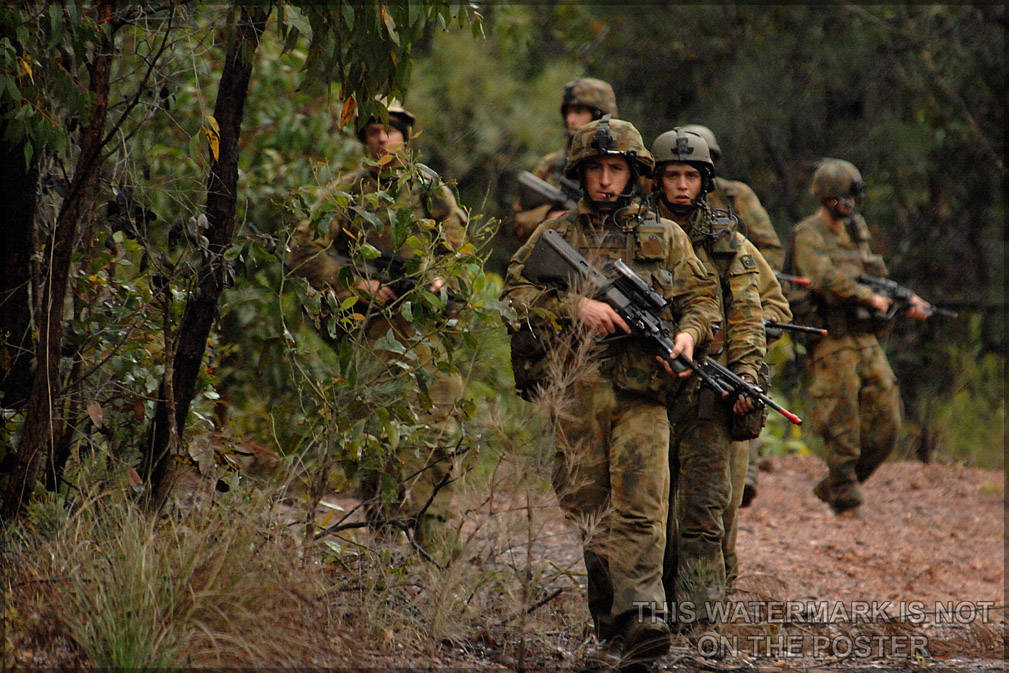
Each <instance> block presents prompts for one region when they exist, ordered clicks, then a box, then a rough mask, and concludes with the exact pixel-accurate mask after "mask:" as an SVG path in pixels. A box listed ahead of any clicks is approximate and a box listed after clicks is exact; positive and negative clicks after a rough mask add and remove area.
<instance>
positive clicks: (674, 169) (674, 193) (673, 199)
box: [660, 163, 701, 206]
mask: <svg viewBox="0 0 1009 673" xmlns="http://www.w3.org/2000/svg"><path fill="white" fill-rule="evenodd" d="M660 176H661V178H662V179H661V180H660V184H661V186H662V193H663V194H664V195H665V197H666V201H669V203H676V204H680V205H684V206H688V205H690V204H691V203H693V201H694V199H696V198H697V195H698V194H700V193H701V172H700V171H699V170H697V169H696V168H694V167H693V166H691V165H690V164H677V163H670V164H666V165H665V166H663V167H662V173H661V174H660Z"/></svg>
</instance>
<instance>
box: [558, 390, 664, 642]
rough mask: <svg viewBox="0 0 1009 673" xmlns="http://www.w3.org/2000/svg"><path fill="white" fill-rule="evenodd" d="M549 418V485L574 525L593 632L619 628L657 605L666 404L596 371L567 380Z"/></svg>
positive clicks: (601, 633) (605, 635) (659, 606)
mask: <svg viewBox="0 0 1009 673" xmlns="http://www.w3.org/2000/svg"><path fill="white" fill-rule="evenodd" d="M573 389H574V390H573V395H574V404H573V406H572V408H571V409H570V410H568V412H567V413H564V414H562V415H559V416H558V417H557V418H556V419H555V426H556V430H557V455H556V461H555V466H554V473H553V485H554V490H555V491H556V493H557V498H558V500H559V502H560V505H561V508H562V509H563V510H564V513H565V515H566V517H567V519H568V520H569V521H570V522H571V523H573V524H574V525H575V526H576V527H577V528H578V530H579V532H580V534H581V538H582V551H583V555H584V558H585V568H586V570H587V571H588V604H589V612H590V613H591V614H592V619H593V622H594V624H595V628H596V635H597V636H598V637H599V638H600V639H602V640H606V639H609V638H611V637H613V636H615V635H617V634H619V633H621V632H622V631H623V630H624V629H625V628H626V627H627V626H628V625H629V623H630V620H631V619H632V618H635V616H636V615H638V614H639V610H644V611H645V612H644V614H645V615H647V614H648V611H649V610H651V609H652V607H653V606H654V608H655V610H657V611H661V609H662V603H663V600H664V595H663V592H662V550H663V548H664V547H665V542H666V528H665V526H666V508H667V504H666V500H667V497H668V494H669V472H668V468H667V451H668V442H669V424H668V420H667V417H666V407H665V404H664V403H663V402H661V401H658V400H656V399H652V398H649V397H645V396H642V395H636V394H632V393H627V392H623V391H621V390H618V389H616V388H615V387H614V386H613V384H612V383H611V382H610V381H609V380H605V379H603V378H601V377H599V376H598V375H595V374H593V375H590V376H587V377H586V378H585V379H583V380H582V381H579V382H577V383H576V384H574V386H573Z"/></svg>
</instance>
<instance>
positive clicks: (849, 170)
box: [810, 157, 865, 201]
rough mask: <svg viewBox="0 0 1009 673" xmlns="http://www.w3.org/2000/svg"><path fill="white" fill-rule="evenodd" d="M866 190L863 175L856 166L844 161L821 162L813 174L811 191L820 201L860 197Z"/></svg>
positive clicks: (827, 159)
mask: <svg viewBox="0 0 1009 673" xmlns="http://www.w3.org/2000/svg"><path fill="white" fill-rule="evenodd" d="M864 188H865V183H864V182H862V174H861V173H859V172H858V169H857V168H855V165H854V164H853V163H851V162H850V161H845V160H844V159H832V158H829V157H828V158H826V159H823V160H821V161H820V165H819V166H817V168H816V171H815V172H814V173H813V184H812V186H811V187H810V191H811V192H812V193H813V196H815V197H816V198H818V199H820V200H821V201H823V200H825V199H841V198H845V197H857V196H860V195H861V193H862V190H863V189H864Z"/></svg>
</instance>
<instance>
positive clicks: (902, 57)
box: [0, 2, 1007, 663]
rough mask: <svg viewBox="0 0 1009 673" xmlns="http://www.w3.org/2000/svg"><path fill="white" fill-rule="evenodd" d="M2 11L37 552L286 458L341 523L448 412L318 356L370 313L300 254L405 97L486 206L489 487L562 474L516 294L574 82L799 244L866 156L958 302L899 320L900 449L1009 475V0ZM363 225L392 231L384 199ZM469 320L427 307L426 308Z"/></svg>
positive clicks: (3, 350) (789, 351) (2, 100)
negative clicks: (505, 287)
mask: <svg viewBox="0 0 1009 673" xmlns="http://www.w3.org/2000/svg"><path fill="white" fill-rule="evenodd" d="M0 15H2V17H3V23H2V29H0V118H2V129H3V136H2V143H3V145H2V148H0V149H2V152H3V161H2V171H3V173H4V175H3V179H2V180H0V184H2V185H3V187H2V189H3V190H4V191H3V197H2V198H0V202H2V203H3V208H4V211H5V213H7V214H6V215H5V217H4V223H3V227H4V230H5V231H4V246H3V250H2V256H3V276H2V281H3V285H2V287H0V292H2V293H3V294H2V302H0V321H2V334H3V340H2V343H0V364H2V371H3V374H2V379H0V393H2V395H3V410H2V413H3V417H2V423H3V426H2V436H0V437H2V444H0V489H2V492H3V506H2V510H0V512H2V517H3V521H4V523H5V526H6V527H7V531H6V533H5V536H6V537H5V547H4V548H5V554H7V557H6V558H7V560H11V559H13V558H16V557H17V558H20V555H21V554H24V553H26V552H27V551H28V550H31V549H33V548H35V547H33V545H35V544H37V545H40V546H41V545H43V543H44V541H45V540H46V539H47V536H51V535H56V533H57V532H58V531H64V532H65V528H63V527H65V526H67V525H70V523H74V525H78V526H79V525H80V519H79V518H75V517H79V516H80V512H82V511H87V510H88V507H85V506H83V505H82V503H91V502H95V501H102V500H105V499H107V498H108V493H110V492H116V493H120V492H121V493H124V494H130V493H140V494H142V495H147V496H152V495H155V494H156V493H159V491H160V487H161V485H162V484H163V483H164V482H166V481H167V480H168V478H167V477H166V475H167V474H168V473H170V472H171V471H172V469H173V466H174V465H176V464H179V463H186V464H191V466H192V467H193V468H194V469H195V471H196V472H198V473H200V474H202V475H204V476H207V477H211V478H212V479H211V481H214V482H215V483H217V484H218V488H219V489H220V490H222V491H223V490H235V489H234V487H235V486H237V485H239V484H240V483H242V479H243V477H241V476H239V475H240V472H239V470H238V468H239V466H241V465H245V466H248V464H249V463H256V462H257V461H259V462H262V461H263V460H267V461H268V462H269V463H270V466H271V469H270V470H269V473H270V475H271V478H276V477H277V475H282V476H281V477H280V479H281V482H282V486H280V487H278V490H277V491H276V492H278V493H283V494H284V495H283V497H285V498H288V497H294V496H292V495H291V494H292V493H293V494H296V495H297V496H298V497H303V498H304V502H307V503H308V504H307V505H304V509H305V511H306V514H305V517H306V521H308V522H311V521H314V517H315V515H316V513H317V512H316V510H317V508H318V507H319V502H320V499H321V498H322V496H323V495H325V494H327V493H331V492H333V491H340V490H344V489H345V488H347V487H348V486H349V485H350V484H351V483H352V482H353V479H354V477H355V475H356V474H357V472H358V470H359V469H360V468H361V467H362V466H365V465H366V464H368V462H369V461H377V460H379V458H380V457H381V454H382V453H383V452H388V451H390V450H391V449H390V447H393V448H395V447H396V446H397V445H402V446H409V444H410V439H411V438H412V437H414V436H415V435H416V433H417V432H418V423H417V410H416V409H414V408H412V407H411V405H409V404H407V403H404V402H402V399H401V398H400V397H397V394H396V390H398V389H397V388H396V385H401V384H402V382H398V383H397V382H394V381H390V380H387V379H386V378H384V377H383V375H382V374H381V373H378V372H375V371H372V370H370V369H369V368H368V367H367V362H366V361H367V360H368V357H367V356H368V354H369V351H368V348H372V346H367V345H366V344H364V343H363V342H362V341H361V340H359V339H357V337H356V335H355V334H353V330H351V332H352V334H351V336H350V338H347V339H344V346H343V347H339V348H336V349H333V348H330V346H329V345H327V343H326V340H325V339H320V338H319V332H320V330H321V331H322V333H323V334H326V333H329V334H330V335H332V334H336V333H338V332H339V331H340V330H341V329H346V328H347V325H346V324H344V325H342V326H341V325H337V324H336V323H335V322H334V320H333V316H334V315H338V316H343V317H346V315H345V313H340V311H341V308H346V307H340V306H331V307H330V308H329V310H328V311H327V308H326V305H325V301H326V300H325V297H320V296H319V295H318V294H317V293H313V292H312V290H311V289H310V288H308V287H307V285H306V284H305V283H304V282H303V281H300V280H299V279H297V278H296V277H293V276H291V275H290V274H289V273H288V272H287V271H286V270H285V267H284V264H283V258H284V253H285V250H286V246H287V244H288V242H289V239H290V236H291V233H292V230H293V226H294V224H295V223H296V222H297V221H298V220H299V219H301V218H302V217H304V216H305V215H306V214H309V213H315V214H317V212H316V211H313V210H312V208H311V205H312V204H313V203H314V195H315V189H314V187H316V186H318V185H322V184H325V183H326V182H327V181H328V180H330V179H333V178H336V177H338V176H339V175H341V174H342V173H344V172H346V171H347V170H351V169H353V168H354V167H356V166H357V165H358V164H359V163H360V161H361V151H360V147H359V145H358V143H357V141H356V139H355V138H354V137H353V134H352V133H351V132H349V129H348V128H347V127H348V126H350V127H352V126H353V120H354V118H355V117H354V115H355V114H368V113H370V112H372V111H377V110H378V108H377V107H375V106H374V104H373V103H372V102H371V101H373V100H374V97H375V96H376V95H388V96H392V97H398V98H400V99H401V100H403V102H404V104H405V106H406V107H407V108H408V109H410V110H411V111H412V112H414V113H415V114H416V115H417V117H418V120H419V121H418V128H417V131H418V134H417V137H416V141H415V143H414V145H415V148H416V150H417V156H418V158H419V160H420V161H422V162H423V163H425V164H427V165H429V166H431V167H432V168H434V169H435V170H437V171H438V172H439V173H441V174H442V175H443V176H444V177H445V178H446V179H448V180H449V181H450V182H451V183H452V184H453V185H454V186H455V188H456V189H457V191H458V193H459V195H460V201H461V202H462V203H463V204H464V205H465V206H467V207H468V208H469V209H470V211H471V214H472V216H473V218H472V220H473V221H472V223H471V225H470V236H471V241H472V245H471V246H468V247H467V248H466V249H465V250H463V251H460V254H458V255H456V256H455V257H454V258H453V259H452V260H450V262H449V263H450V264H451V265H452V266H451V269H449V270H450V271H453V272H454V273H455V274H456V275H458V276H459V277H460V278H461V279H462V283H463V288H464V290H465V294H466V296H468V297H469V298H470V299H469V307H468V308H469V310H468V311H467V314H466V317H465V318H464V319H463V322H462V323H460V324H459V325H455V326H454V329H455V330H456V331H457V336H458V338H457V340H456V346H455V348H453V349H450V351H449V352H448V353H447V354H446V355H445V358H444V361H440V362H438V363H437V365H438V366H439V368H443V369H448V370H459V371H461V372H462V373H463V374H464V375H465V377H466V380H467V394H466V399H465V402H464V404H463V409H462V411H463V413H464V416H465V418H466V424H467V428H468V432H467V440H466V442H467V446H466V450H467V451H471V452H472V454H473V455H475V456H477V458H476V459H475V460H474V464H475V466H474V467H473V468H472V475H470V478H472V479H478V478H480V476H481V475H483V477H486V478H491V477H490V476H489V475H495V474H497V471H498V465H499V463H500V461H501V460H503V459H505V458H506V457H508V456H515V455H519V456H523V457H526V458H529V459H530V460H534V461H543V460H545V457H547V456H548V454H549V447H548V446H547V445H546V444H545V443H544V439H543V438H544V433H543V431H542V430H543V427H544V426H543V418H542V417H540V416H538V415H537V412H536V410H535V409H534V408H532V407H531V406H530V405H529V404H528V403H526V402H523V401H521V400H519V399H518V398H517V396H516V395H515V394H514V392H513V390H512V388H511V375H510V370H509V367H508V364H507V362H508V361H507V358H508V347H507V337H506V334H505V330H504V327H503V323H502V322H501V319H500V316H501V312H502V311H506V310H507V309H506V307H503V306H501V305H500V304H499V303H498V302H497V296H498V292H499V290H500V287H501V278H500V276H501V274H502V272H503V268H504V265H505V263H506V261H507V259H508V257H509V255H510V253H511V252H512V251H513V250H514V247H515V245H514V243H513V241H512V240H511V239H510V237H509V235H508V232H507V224H508V218H509V214H510V212H511V204H512V203H513V202H514V200H515V198H516V183H515V179H516V176H517V174H518V173H519V172H520V171H522V170H526V169H530V168H531V167H532V166H533V165H534V164H535V162H536V160H537V159H538V158H539V157H540V156H542V155H543V154H546V153H547V152H550V151H553V150H555V149H559V148H560V147H561V146H562V145H563V142H564V134H563V128H562V124H561V119H560V113H559V102H560V92H561V90H562V87H563V84H564V83H565V82H567V81H569V80H571V79H573V78H574V77H577V76H593V77H598V78H601V79H604V80H606V81H608V82H610V83H611V84H612V85H613V87H614V89H615V91H616V95H617V100H618V105H619V108H620V116H621V117H622V118H624V119H627V120H629V121H631V122H633V123H634V124H635V125H636V126H637V127H638V128H639V129H640V130H641V131H642V134H643V136H644V137H645V139H646V142H650V141H651V140H652V139H653V138H654V137H655V136H657V135H658V134H659V133H661V132H663V131H665V130H668V129H669V128H671V127H673V126H675V125H677V124H683V123H703V124H705V125H707V126H709V127H711V128H712V129H713V130H714V131H715V133H716V135H717V137H718V139H719V143H720V145H721V147H722V151H723V158H722V161H721V162H720V164H719V172H720V173H721V174H722V175H725V176H726V177H730V178H734V179H742V180H744V181H746V182H747V183H748V184H749V185H750V186H752V187H753V188H754V190H755V191H756V192H757V194H758V195H759V196H760V198H761V200H762V202H763V203H764V205H765V207H766V208H767V210H768V212H769V213H770V215H771V219H772V222H773V223H774V224H775V227H776V229H777V230H778V233H779V235H780V236H781V237H782V239H783V240H785V239H786V238H787V235H788V232H789V229H790V227H791V225H792V224H794V223H795V222H797V221H799V220H800V219H801V218H802V217H804V216H805V215H806V214H808V213H810V212H812V210H813V209H814V208H815V205H816V204H815V203H814V201H813V199H812V197H811V196H810V194H809V191H808V185H809V177H810V175H811V173H812V170H813V167H814V165H815V162H816V161H817V160H818V159H819V158H821V157H823V156H834V157H841V158H845V159H848V160H850V161H852V162H853V163H854V164H855V165H857V166H858V167H859V168H860V169H861V171H862V173H863V176H864V177H865V179H866V182H867V186H868V189H867V192H866V196H865V199H864V204H863V211H864V213H865V215H866V218H867V220H868V222H869V224H870V227H871V229H872V233H873V235H874V238H875V247H876V249H877V250H878V251H879V252H881V253H882V254H883V256H884V258H885V259H886V260H887V263H888V266H889V269H890V273H891V276H892V277H893V278H895V279H897V280H898V281H899V282H901V283H902V284H905V285H907V286H910V287H912V288H914V289H915V290H917V291H918V293H919V294H921V295H922V296H923V297H925V298H926V299H929V300H932V301H935V302H936V303H938V304H940V305H943V306H946V307H950V308H954V309H956V310H958V311H959V312H960V317H959V318H958V319H956V320H941V321H940V320H930V321H929V322H927V323H925V324H914V325H907V324H904V323H901V322H898V323H897V325H896V326H895V328H894V330H893V334H892V336H891V338H890V339H889V341H888V344H887V349H888V353H889V354H890V355H891V358H892V363H893V365H894V368H895V370H896V372H897V374H898V377H899V378H900V381H901V386H902V393H903V396H904V403H905V410H906V414H907V417H908V423H907V424H906V431H905V436H904V437H903V438H902V447H901V454H902V455H905V456H908V455H918V456H920V457H923V458H927V459H933V460H946V461H951V460H959V461H965V462H967V463H969V464H972V465H977V466H981V467H996V468H1002V467H1003V466H1004V460H1003V449H1004V443H1003V438H1004V434H1003V433H1004V422H1005V421H1004V382H1005V373H1006V369H1005V367H1006V362H1005V310H1004V307H1005V298H1004V285H1005V232H1006V228H1005V221H1006V220H1005V193H1006V190H1005V186H1006V177H1007V170H1006V165H1005V157H1006V137H1005V121H1006V119H1005V114H1006V102H1007V98H1006V87H1005V85H1006V76H1005V74H1006V64H1005V53H1006V52H1005V31H1006V21H1007V17H1006V14H1005V9H1004V6H1002V5H995V4H982V3H978V4H972V5H959V4H958V5H909V6H904V5H901V6H896V5H895V6H889V5H853V4H840V5H836V6H830V7H813V6H773V5H772V6H765V5H748V4H744V5H669V4H647V5H629V6H621V7H611V6H606V5H596V4H572V3H542V4H496V3H491V4H487V5H480V6H478V7H474V6H469V5H464V4H459V3H451V2H446V3H426V4H416V3H390V4H388V5H384V4H379V3H363V4H362V3H332V4H329V5H315V4H313V3H304V5H302V6H299V4H298V3H289V4H277V5H266V4H262V5H252V6H250V7H247V8H244V9H242V8H234V7H229V6H225V5H199V4H196V5H190V4H181V5H169V6H160V5H153V4H151V5H143V4H138V5H133V6H130V7H121V6H118V5H114V4H105V3H96V4H94V5H91V4H82V5H78V4H76V3H63V4H59V5H52V6H50V5H47V4H45V3H34V4H32V3H29V4H27V5H25V6H23V7H20V8H14V7H5V8H4V9H2V10H0ZM229 87H230V88H229ZM350 205H351V206H354V207H356V208H359V210H356V211H355V212H358V213H359V214H360V216H361V217H363V218H365V219H367V215H366V214H363V213H364V212H365V211H366V210H367V207H366V206H367V204H361V203H353V202H351V203H350ZM438 302H439V298H437V297H434V296H421V295H420V294H418V296H417V297H416V300H415V301H414V302H413V303H412V305H413V306H415V307H416V314H415V315H414V314H412V313H411V314H410V316H409V317H410V318H411V319H416V320H417V321H423V320H424V319H427V318H430V316H431V314H432V313H436V312H437V309H438V307H439V303H438ZM411 345H416V344H401V343H388V342H387V343H384V344H381V345H379V346H378V348H379V349H385V351H386V352H387V353H388V352H392V353H401V354H402V353H407V352H409V351H410V346H411ZM801 353H802V349H801V347H800V346H798V345H795V344H792V343H791V342H790V341H789V340H788V339H783V340H781V341H779V342H778V344H777V345H775V347H774V349H773V350H772V354H771V356H770V358H771V359H772V362H773V364H775V366H776V380H775V389H774V395H775V397H776V398H778V399H779V400H780V401H782V402H783V403H785V404H786V406H788V405H790V406H791V407H792V408H794V409H796V410H797V411H798V412H799V413H800V414H802V413H804V412H805V411H808V408H807V406H806V403H805V400H804V399H803V386H802V377H801V366H800V365H799V360H800V359H801ZM405 359H406V358H405V356H404V360H405ZM403 371H404V372H406V373H405V374H404V376H407V377H408V378H409V377H412V378H409V381H410V383H411V385H417V386H420V387H422V388H423V386H424V385H425V381H424V380H423V377H418V376H417V375H416V373H411V372H410V370H409V368H408V367H406V366H404V368H403ZM397 400H399V401H398V402H397ZM772 416H773V415H772ZM169 419H172V420H169ZM765 438H766V444H767V451H769V452H771V453H775V452H777V453H780V452H808V451H810V450H812V451H814V452H815V451H816V450H818V447H817V445H816V441H815V439H814V438H813V437H811V436H810V434H809V433H808V432H807V431H801V432H800V431H799V430H798V429H794V428H787V427H786V426H784V425H783V424H781V423H778V422H777V421H776V420H774V421H772V423H771V425H770V426H769V428H768V429H767V431H765ZM264 456H266V457H267V458H265V459H264V458H263V457H264ZM180 459H181V460H180ZM536 465H537V467H538V471H537V470H531V471H529V473H530V474H533V475H535V474H539V475H544V474H547V472H546V471H545V469H546V468H544V467H543V465H542V464H540V463H536ZM541 481H542V477H541ZM537 488H542V483H541V484H540V485H539V486H537ZM154 500H159V498H154ZM124 516H125V515H124ZM137 525H138V526H140V527H141V528H142V527H143V526H144V525H145V524H144V523H142V522H140V523H138V524H137ZM309 528H310V525H309ZM152 530H153V529H152ZM12 531H13V532H12ZM29 533H31V534H30V535H29ZM21 535H24V536H26V537H23V538H22V537H19V536H21ZM33 536H39V537H33ZM138 544H139V543H138ZM340 548H341V549H342V547H340ZM77 552H80V550H79V549H78V550H77ZM77 552H73V553H77ZM330 553H335V552H333V550H332V548H330ZM72 556H73V554H72V553H71V552H69V551H68V558H70V557H72ZM5 562H6V561H5ZM49 570H52V569H51V568H50V569H49ZM39 573H42V574H44V573H43V571H42V570H41V569H40V570H39ZM523 586H524V587H526V585H525V584H523ZM526 588H528V587H526ZM531 595H532V594H522V596H523V598H522V600H526V601H527V602H528V601H531V600H532V598H531ZM85 607H86V606H82V610H84V608H85ZM93 607H94V606H92V608H93ZM109 628H110V629H115V628H118V627H116V626H114V625H111V624H110V627H109ZM77 638H78V640H80V639H82V638H83V636H80V635H78V636H77ZM96 638H97V637H96ZM102 642H107V639H106V641H102ZM180 642H181V641H180ZM96 647H97V650H96V651H100V650H101V647H98V646H96ZM164 652H168V653H169V654H173V655H174V654H177V652H175V651H174V650H170V648H166V649H165V650H164ZM89 656H91V657H92V660H97V659H96V658H100V657H99V655H97V654H94V653H90V651H89ZM137 656H138V657H140V655H137ZM165 656H166V659H164V660H158V661H161V662H162V663H164V662H171V661H174V660H172V659H171V657H170V656H169V655H168V654H166V655H165ZM144 661H146V662H147V663H150V661H149V660H144Z"/></svg>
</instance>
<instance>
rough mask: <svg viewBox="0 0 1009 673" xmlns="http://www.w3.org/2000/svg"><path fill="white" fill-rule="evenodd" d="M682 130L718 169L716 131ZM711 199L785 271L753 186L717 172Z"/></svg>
mask: <svg viewBox="0 0 1009 673" xmlns="http://www.w3.org/2000/svg"><path fill="white" fill-rule="evenodd" d="M680 129H681V130H682V131H692V132H694V133H696V134H697V135H699V136H701V137H702V138H704V142H706V143H708V151H709V152H710V153H711V162H712V163H713V164H715V168H716V170H717V168H718V160H719V159H720V158H721V156H722V150H721V148H720V147H719V145H718V141H717V140H716V139H715V134H714V132H713V131H712V130H711V129H710V128H708V127H707V126H702V125H701V124H687V125H685V126H681V127H680ZM707 200H708V205H709V206H711V207H712V209H721V210H729V211H731V212H732V213H733V214H735V215H736V216H737V217H738V218H739V230H740V231H741V232H742V233H743V235H744V236H746V238H748V239H749V240H750V242H751V243H753V244H754V245H755V246H757V250H760V254H761V255H763V256H764V259H766V260H767V262H768V263H769V264H770V266H771V268H772V270H773V271H781V265H782V264H784V263H785V249H784V248H783V247H782V245H781V239H780V238H778V234H777V232H776V231H775V230H774V227H773V226H772V225H771V218H770V216H768V214H767V211H766V210H765V209H764V206H763V205H761V203H760V199H759V198H757V194H756V193H755V192H754V191H753V189H751V188H750V186H749V185H747V184H746V183H745V182H740V181H738V180H728V179H726V178H723V177H720V176H717V175H716V176H715V191H713V192H711V193H710V194H708V197H707ZM761 283H762V286H763V287H762V289H763V292H761V297H762V298H763V297H765V294H766V293H767V292H775V291H777V292H778V293H779V294H780V292H781V286H780V285H779V284H778V281H777V279H774V281H773V283H771V282H770V279H769V278H768V277H767V276H766V275H765V274H763V273H761ZM775 288H777V290H775ZM760 443H761V442H760V439H759V438H757V439H753V440H751V441H750V442H749V450H750V455H749V458H748V459H747V468H746V482H745V484H744V485H743V492H742V500H741V502H740V506H741V507H748V506H749V504H750V502H751V501H752V500H753V498H754V497H756V495H757V460H758V458H759V457H760ZM734 464H735V463H734ZM733 483H735V482H733Z"/></svg>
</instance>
